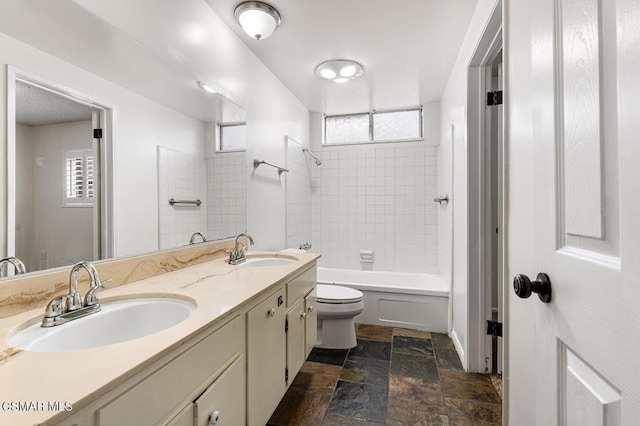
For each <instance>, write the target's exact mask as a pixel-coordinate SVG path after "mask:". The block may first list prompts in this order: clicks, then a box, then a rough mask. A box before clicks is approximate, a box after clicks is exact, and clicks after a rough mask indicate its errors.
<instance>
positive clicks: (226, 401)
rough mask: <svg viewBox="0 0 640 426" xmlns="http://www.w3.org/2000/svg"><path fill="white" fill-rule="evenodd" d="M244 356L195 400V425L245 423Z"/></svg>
mask: <svg viewBox="0 0 640 426" xmlns="http://www.w3.org/2000/svg"><path fill="white" fill-rule="evenodd" d="M244 384H245V381H244V358H243V357H242V356H240V357H238V358H237V359H236V360H235V361H234V362H233V364H231V365H230V366H229V368H227V369H226V370H225V371H224V373H222V375H221V376H220V377H219V378H218V379H217V380H216V381H215V382H213V384H212V385H211V386H209V387H208V388H207V390H206V391H204V393H203V394H202V395H201V396H200V397H199V398H198V399H196V400H195V402H194V404H195V422H194V424H195V426H208V425H209V424H211V425H219V426H236V425H244V424H245V413H246V405H245V387H244Z"/></svg>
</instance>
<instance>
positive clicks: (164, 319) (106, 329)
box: [8, 297, 196, 352]
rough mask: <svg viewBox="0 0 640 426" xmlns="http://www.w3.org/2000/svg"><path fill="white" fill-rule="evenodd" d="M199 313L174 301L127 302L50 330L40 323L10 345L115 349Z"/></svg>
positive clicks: (51, 349)
mask: <svg viewBox="0 0 640 426" xmlns="http://www.w3.org/2000/svg"><path fill="white" fill-rule="evenodd" d="M195 310H196V306H195V305H194V304H193V303H190V302H187V301H185V300H180V299H174V298H160V297H159V298H141V299H127V300H119V301H115V302H107V303H103V304H102V310H101V311H100V312H98V313H95V314H92V315H88V316H86V317H83V318H79V319H76V320H73V321H70V322H68V323H66V324H62V325H58V326H55V327H50V328H43V327H40V321H38V322H37V323H35V324H33V325H30V326H29V327H27V328H25V329H23V330H20V331H18V332H17V333H15V334H13V335H12V336H11V337H10V338H9V341H8V342H9V344H10V345H11V346H14V347H16V348H18V349H22V350H25V351H31V352H64V351H71V350H75V349H86V348H95V347H98V346H106V345H113V344H114V343H121V342H126V341H128V340H133V339H137V338H139V337H144V336H148V335H150V334H153V333H157V332H159V331H162V330H165V329H167V328H169V327H172V326H174V325H176V324H178V323H180V322H182V321H184V320H185V319H187V317H188V316H189V315H191V314H192V313H193V312H194V311H195Z"/></svg>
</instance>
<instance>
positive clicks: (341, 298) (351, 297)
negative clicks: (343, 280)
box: [318, 284, 363, 303]
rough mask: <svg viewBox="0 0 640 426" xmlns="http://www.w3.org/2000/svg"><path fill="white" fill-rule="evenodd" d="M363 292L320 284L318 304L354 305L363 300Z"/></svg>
mask: <svg viewBox="0 0 640 426" xmlns="http://www.w3.org/2000/svg"><path fill="white" fill-rule="evenodd" d="M362 296H363V294H362V292H361V291H359V290H356V289H353V288H350V287H343V286H341V285H328V284H318V302H322V303H353V302H359V301H361V300H362Z"/></svg>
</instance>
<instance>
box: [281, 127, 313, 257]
mask: <svg viewBox="0 0 640 426" xmlns="http://www.w3.org/2000/svg"><path fill="white" fill-rule="evenodd" d="M286 146H287V164H286V168H287V169H288V170H289V173H287V174H286V175H285V176H286V177H285V179H286V188H287V193H286V194H287V195H286V197H287V247H288V248H298V247H300V245H301V244H304V243H311V226H312V224H311V219H312V211H313V210H312V206H311V173H312V168H314V167H322V166H316V165H315V163H314V162H313V161H312V160H311V157H310V156H309V155H306V154H305V153H304V152H303V151H302V146H301V145H299V144H298V143H296V142H294V141H292V140H291V139H289V138H287V144H286Z"/></svg>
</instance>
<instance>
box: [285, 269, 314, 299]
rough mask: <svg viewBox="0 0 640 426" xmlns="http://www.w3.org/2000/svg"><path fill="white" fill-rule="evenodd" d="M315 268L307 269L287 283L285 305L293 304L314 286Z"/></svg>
mask: <svg viewBox="0 0 640 426" xmlns="http://www.w3.org/2000/svg"><path fill="white" fill-rule="evenodd" d="M316 270H317V269H316V268H315V267H312V268H310V269H307V270H306V271H305V272H303V273H302V274H300V275H298V276H297V277H295V278H294V279H292V280H291V281H289V283H288V284H287V307H291V306H293V305H295V304H296V303H297V302H298V300H300V299H302V298H303V297H304V296H306V295H307V294H308V293H309V292H310V291H311V289H312V288H314V287H315V286H316Z"/></svg>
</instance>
